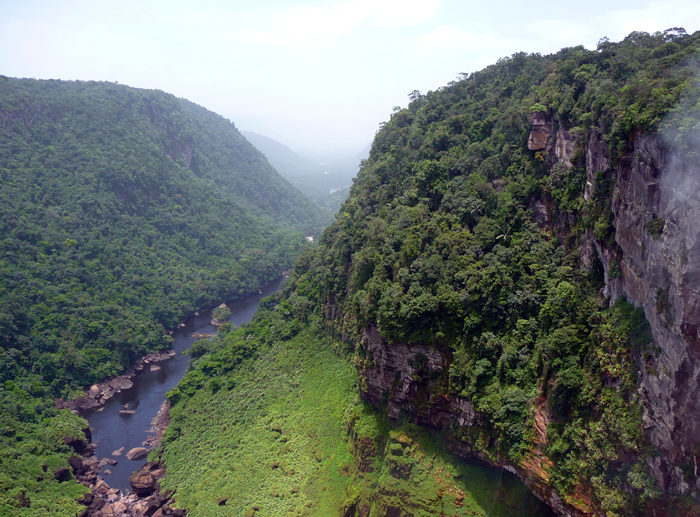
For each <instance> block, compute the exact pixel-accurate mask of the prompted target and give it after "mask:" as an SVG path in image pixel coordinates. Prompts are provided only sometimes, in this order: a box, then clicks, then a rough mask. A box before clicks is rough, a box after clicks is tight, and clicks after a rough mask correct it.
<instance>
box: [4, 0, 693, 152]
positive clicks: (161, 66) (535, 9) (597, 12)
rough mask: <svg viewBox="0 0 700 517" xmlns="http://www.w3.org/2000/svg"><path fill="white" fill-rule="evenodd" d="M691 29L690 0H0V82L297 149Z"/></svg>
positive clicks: (369, 133)
mask: <svg viewBox="0 0 700 517" xmlns="http://www.w3.org/2000/svg"><path fill="white" fill-rule="evenodd" d="M670 27H685V29H686V30H687V31H688V32H689V33H690V32H694V31H696V30H698V29H700V1H698V0H664V1H645V0H607V1H599V0H588V1H581V0H577V1H575V2H571V1H568V2H567V1H562V0H558V1H549V0H540V1H538V2H523V1H522V0H512V1H497V0H496V1H488V0H479V1H478V2H477V1H472V0H316V1H314V0H310V1H292V0H285V1H281V0H246V1H239V0H227V1H216V0H210V1H209V0H199V1H196V2H194V1H180V0H167V1H160V0H119V1H109V0H101V1H98V0H0V74H2V75H7V76H11V77H34V78H42V79H44V78H60V79H82V80H89V79H94V80H106V81H118V82H119V83H122V84H128V85H130V86H136V87H141V88H155V89H160V90H164V91H166V92H170V93H173V94H175V95H177V96H179V97H185V98H187V99H190V100H191V101H194V102H196V103H198V104H201V105H202V106H205V107H206V108H208V109H210V110H212V111H215V112H217V113H219V114H221V115H223V116H225V117H227V118H229V119H231V120H232V121H233V122H234V123H235V124H236V126H237V127H238V128H239V129H247V130H250V131H254V132H257V133H261V134H264V135H267V136H270V137H272V138H275V139H277V140H279V141H281V142H282V143H284V144H286V145H289V146H290V147H292V148H293V149H295V150H297V151H299V152H302V153H306V154H310V153H311V152H317V151H322V152H325V153H328V152H331V151H334V150H335V151H338V150H340V151H344V152H347V153H349V154H353V153H355V152H358V151H359V150H360V149H361V148H362V147H364V146H365V145H366V144H368V143H369V142H370V141H371V140H372V138H373V136H374V133H375V131H376V130H377V128H378V126H379V124H380V122H382V121H385V120H387V118H388V116H389V114H390V113H391V110H392V107H393V106H397V105H400V106H406V104H407V102H408V98H407V95H408V93H409V92H411V91H412V90H415V89H417V90H421V91H423V92H425V91H428V90H434V89H436V88H438V87H440V86H442V85H445V84H447V83H448V82H449V81H452V80H454V79H455V78H456V77H457V74H459V73H460V72H474V71H476V70H480V69H482V68H484V67H485V66H487V65H488V64H490V63H493V62H495V61H496V60H497V59H498V58H499V57H503V56H508V55H511V54H513V53H514V52H518V51H526V52H539V53H542V54H548V53H551V52H555V51H557V50H558V49H560V48H561V47H567V46H574V45H579V44H582V45H585V46H586V47H589V48H595V45H596V43H597V42H598V40H599V39H600V38H602V37H604V36H607V37H609V38H610V39H611V40H613V41H618V40H620V39H622V38H623V37H624V36H625V35H627V34H628V33H629V32H631V31H634V30H638V31H647V32H654V31H657V30H664V29H667V28H670Z"/></svg>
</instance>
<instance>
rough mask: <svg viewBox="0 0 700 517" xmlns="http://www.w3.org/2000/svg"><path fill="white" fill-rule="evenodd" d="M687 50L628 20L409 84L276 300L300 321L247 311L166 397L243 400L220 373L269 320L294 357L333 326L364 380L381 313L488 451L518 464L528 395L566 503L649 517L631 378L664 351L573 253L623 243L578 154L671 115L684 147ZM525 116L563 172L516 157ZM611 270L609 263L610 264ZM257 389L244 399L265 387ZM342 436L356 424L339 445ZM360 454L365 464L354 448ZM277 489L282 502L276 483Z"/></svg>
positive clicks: (653, 492)
mask: <svg viewBox="0 0 700 517" xmlns="http://www.w3.org/2000/svg"><path fill="white" fill-rule="evenodd" d="M699 50H700V33H696V34H693V35H687V34H686V33H685V31H683V30H682V29H671V30H668V31H665V32H663V33H655V34H652V35H650V34H647V33H640V32H635V33H632V34H630V35H629V36H628V37H627V38H625V39H624V40H623V41H621V42H619V43H612V42H609V41H607V40H605V39H604V40H601V42H600V43H599V45H598V48H597V49H596V50H587V49H585V48H583V47H573V48H567V49H563V50H561V51H560V52H558V53H557V54H553V55H548V56H541V55H538V54H524V53H521V54H515V55H513V56H511V57H509V58H505V59H501V60H500V61H499V62H498V63H496V64H494V65H492V66H489V67H488V68H486V69H484V70H482V71H480V72H477V73H474V74H471V75H465V76H464V77H462V78H461V79H460V80H458V81H455V82H453V83H450V84H449V85H448V86H446V87H444V88H441V89H439V90H438V91H435V92H429V93H428V94H427V95H422V94H420V92H414V93H413V94H412V95H411V102H410V104H409V106H408V108H406V109H396V110H395V111H394V113H393V114H392V115H391V118H390V120H389V121H388V122H387V123H386V124H384V125H383V127H382V128H381V130H380V131H379V132H378V134H377V136H376V139H375V141H374V143H373V146H372V150H371V153H370V157H369V159H368V160H367V161H366V162H365V163H364V164H363V167H362V169H361V171H360V173H359V176H358V179H357V181H356V182H355V184H354V185H353V187H352V189H351V194H350V197H349V198H348V200H347V201H346V202H345V204H344V205H343V207H342V208H341V211H340V213H339V215H338V218H337V221H336V222H335V223H334V224H333V225H332V226H330V227H329V228H328V229H327V230H326V231H325V232H324V234H323V237H322V239H321V241H320V245H319V247H318V248H317V249H315V250H313V252H311V253H308V254H305V255H303V256H302V258H301V259H300V260H299V261H298V262H297V264H296V266H295V273H294V276H293V278H292V280H291V281H290V283H289V284H288V287H287V289H286V290H285V293H286V294H285V299H284V300H283V301H282V302H281V303H279V304H278V305H277V307H278V308H277V309H276V310H278V311H280V312H282V313H284V314H286V313H290V314H291V315H293V316H294V318H295V319H294V320H292V321H293V322H296V323H293V324H286V327H280V328H279V329H277V325H278V323H277V322H276V320H274V319H271V320H270V327H269V330H267V331H266V330H265V329H264V325H263V328H262V329H261V328H260V327H259V325H261V324H262V320H258V327H256V328H255V330H248V329H247V328H246V329H244V330H242V331H239V332H240V334H236V336H238V337H236V338H226V339H224V340H222V341H220V342H219V344H217V345H216V347H221V348H220V349H219V348H217V350H216V351H215V352H211V353H210V354H205V355H204V356H203V357H202V358H201V359H199V363H198V364H197V368H196V369H195V371H194V372H192V373H191V374H189V375H188V377H186V379H185V382H183V385H182V386H181V387H180V389H179V390H178V391H176V392H175V393H174V394H173V397H174V398H175V399H176V400H180V401H179V402H177V403H176V406H175V407H176V411H179V410H178V409H177V407H178V405H181V404H186V403H187V402H186V400H189V397H192V400H196V401H197V402H196V405H197V406H198V407H205V406H206V407H210V401H213V400H216V401H217V403H221V404H224V403H229V404H234V405H235V404H236V402H234V401H235V400H237V399H236V397H237V396H238V393H239V392H238V391H236V390H238V389H242V388H240V385H239V384H237V382H238V381H236V380H235V375H234V376H231V375H230V374H228V373H222V372H225V371H227V370H229V369H230V368H232V367H233V365H234V364H236V363H237V362H238V361H239V360H241V359H239V357H241V356H243V355H245V354H247V353H248V352H247V351H248V350H249V348H247V347H248V345H246V343H248V341H247V336H249V335H251V336H252V337H253V340H255V339H263V338H262V337H260V336H261V335H265V334H266V332H269V336H268V335H265V337H264V339H273V341H274V342H275V343H277V342H278V341H275V339H274V335H275V332H277V333H279V336H280V337H278V338H276V339H277V340H282V341H284V340H285V339H287V335H291V334H294V333H297V332H299V336H304V337H303V338H299V339H300V340H301V341H300V342H299V344H298V345H297V346H298V347H299V350H297V351H296V352H295V353H299V354H301V353H303V352H302V350H303V349H304V347H305V346H309V345H308V343H310V342H313V341H314V340H322V339H325V338H321V337H320V336H322V335H323V333H324V332H326V333H330V334H331V335H334V336H344V337H345V339H347V340H349V341H350V342H352V343H354V344H355V346H356V349H355V352H354V354H355V355H354V361H355V363H356V365H357V368H358V371H359V373H360V376H361V377H362V375H364V374H366V373H367V372H368V371H369V370H370V369H371V367H372V364H373V360H374V358H372V357H369V356H368V355H367V354H366V350H365V348H364V346H363V343H362V340H361V335H362V331H363V329H366V328H368V327H371V326H376V327H377V328H378V330H379V332H380V333H381V335H382V337H383V338H385V339H386V340H388V342H389V343H390V344H391V343H398V342H404V343H408V344H414V343H415V344H417V343H420V344H429V345H431V346H433V347H435V348H436V349H439V350H441V351H443V353H444V355H445V357H447V358H449V360H450V365H449V368H446V369H445V371H444V374H443V375H442V376H441V377H439V378H437V379H431V380H430V384H429V386H430V389H431V390H433V391H434V394H435V395H440V396H443V397H463V398H466V399H467V400H469V401H470V402H471V403H472V404H473V405H474V407H475V408H476V410H477V412H478V414H479V416H480V425H475V426H471V427H469V428H459V427H456V428H453V429H450V430H449V432H450V434H451V436H452V437H453V438H456V439H458V440H462V441H463V442H466V443H467V444H469V446H470V447H472V448H473V449H474V450H476V451H477V452H478V453H479V454H480V455H481V456H482V457H485V458H488V459H490V460H491V461H492V462H493V463H495V464H502V463H503V462H508V463H510V464H512V465H516V466H519V465H522V464H523V463H524V462H525V460H526V459H527V458H528V457H529V456H530V455H531V454H532V452H533V450H534V448H535V442H534V440H535V436H534V435H535V432H534V409H535V408H540V409H542V410H543V411H545V412H547V414H549V415H550V418H551V422H550V424H549V426H548V428H547V439H546V443H545V444H540V445H539V446H540V447H542V448H543V453H544V454H545V455H546V457H547V458H548V461H551V465H550V467H547V471H548V475H549V476H550V478H549V482H550V484H551V485H552V486H553V487H554V488H556V489H557V491H558V492H559V494H561V495H562V497H563V499H564V500H565V501H566V502H567V503H568V504H571V505H573V506H577V507H578V508H580V509H581V510H584V511H594V512H599V513H600V512H605V513H607V515H610V516H612V515H632V514H643V513H644V512H645V508H647V505H648V504H650V501H652V500H655V499H658V498H659V497H661V495H662V494H661V492H660V490H659V489H658V488H657V486H656V484H655V480H654V479H653V478H652V476H651V475H650V474H649V470H648V467H647V464H646V462H645V460H646V459H647V458H650V457H652V456H653V455H654V450H653V447H652V445H651V443H650V441H649V439H648V437H647V436H646V434H645V431H644V429H643V425H642V408H641V405H640V403H639V401H638V394H637V372H638V371H639V370H640V369H641V368H649V367H650V366H649V364H653V361H652V362H651V363H648V362H647V360H648V359H649V358H653V355H654V354H655V353H657V351H656V350H655V349H654V347H653V346H652V343H651V334H650V328H649V324H648V322H647V321H646V319H645V317H644V314H643V312H642V311H641V309H638V308H635V307H634V306H632V305H631V304H630V303H629V302H627V301H626V300H625V299H620V300H607V299H605V298H604V297H603V295H602V291H601V287H602V286H603V274H602V269H603V268H602V264H600V262H599V261H597V260H596V259H594V260H593V261H592V262H591V263H590V264H588V263H585V262H584V261H583V258H582V256H581V253H580V250H581V245H582V243H583V240H584V238H589V239H593V238H594V239H597V240H598V242H600V243H602V244H604V245H605V246H609V247H611V248H612V249H614V247H615V231H614V226H613V214H612V210H611V203H612V199H611V196H612V185H611V182H610V179H609V178H606V176H605V175H604V174H602V172H603V171H601V172H600V173H598V175H597V178H596V181H595V185H592V196H591V198H590V199H589V200H588V201H586V200H584V189H585V184H586V171H585V156H584V153H583V150H584V148H585V144H586V141H587V139H588V138H589V136H590V135H591V134H593V133H598V134H600V135H601V136H602V138H603V140H604V142H605V145H606V146H607V149H608V152H609V153H610V156H611V157H612V160H613V162H615V161H617V160H620V159H623V158H624V157H625V156H626V154H627V153H629V151H630V149H631V143H632V141H633V138H634V136H635V135H638V134H642V133H645V132H646V133H649V132H655V131H658V130H661V129H664V128H666V127H669V126H671V127H672V129H673V130H674V131H673V134H674V135H675V138H676V141H677V142H678V143H681V144H682V143H683V142H686V143H687V142H689V141H690V135H693V134H694V133H693V132H694V131H695V130H696V129H695V121H696V120H697V118H695V117H693V115H694V113H696V112H697V109H698V99H700V88H699V87H698V86H699V85H698V79H697V73H696V72H697V69H698V67H697V65H698V59H699V58H700V55H699ZM532 113H539V114H541V115H542V116H544V117H546V118H547V119H548V120H550V121H551V120H554V121H555V123H556V126H555V131H556V130H557V129H559V127H561V128H563V129H565V130H567V131H568V133H569V134H570V135H571V136H572V137H573V138H574V139H575V141H576V146H575V150H574V154H573V156H572V157H571V160H570V161H571V165H570V166H569V164H567V163H565V162H562V163H559V162H558V161H557V159H556V158H555V157H554V156H551V155H548V154H547V153H546V152H545V151H537V152H534V151H529V150H528V147H527V141H528V136H529V133H530V130H531V126H530V124H529V123H528V117H529V116H530V115H531V114H532ZM542 206H544V207H545V208H544V209H542V208H541V207H542ZM543 210H544V211H545V212H547V214H548V215H549V219H547V218H546V217H543V216H542V212H543ZM609 266H610V271H611V274H613V275H614V274H615V271H616V269H615V267H614V266H615V264H609ZM261 317H262V318H266V317H269V318H271V316H261ZM316 318H322V321H323V323H316V321H317V319H316ZM307 322H313V323H307ZM318 325H320V326H321V328H320V329H319V330H318V331H317V332H316V333H314V332H313V329H314V326H318ZM249 332H251V333H252V334H248V333H249ZM309 332H311V333H310V334H307V333H309ZM243 337H246V339H243ZM321 342H322V341H320V342H319V345H318V347H317V348H318V352H317V353H319V354H321V353H325V351H323V350H324V345H321V344H320V343H321ZM271 346H283V345H282V344H277V345H271ZM325 346H326V347H327V346H328V345H325ZM416 364H417V366H416V368H418V369H419V368H420V364H418V362H417V363H416ZM293 372H296V371H295V370H293V369H291V370H286V369H282V370H281V371H280V372H279V375H278V377H279V376H281V375H288V379H287V381H288V382H296V381H293V379H296V375H297V374H296V373H293ZM419 373H420V372H419V371H418V374H419ZM240 375H246V374H244V373H241V374H240ZM209 376H212V377H211V379H210V380H207V377H209ZM303 378H304V377H303V376H302V380H301V381H299V382H301V383H302V384H303ZM287 381H285V382H287ZM280 382H282V381H280ZM227 383H230V384H227ZM359 384H360V390H361V389H362V382H361V381H360V383H359ZM292 388H293V389H300V385H294V386H292ZM229 390H230V394H229V395H226V392H227V391H229ZM246 390H248V388H246ZM257 393H258V395H256V396H258V397H260V399H257V398H256V399H255V400H256V401H258V400H262V399H263V398H264V397H266V396H267V395H266V391H265V390H264V389H263V390H261V391H258V392H257ZM300 393H304V391H303V390H302V391H301V392H300ZM386 396H388V397H390V396H391V393H386ZM246 397H253V394H252V392H250V391H246ZM225 401H229V402H225ZM257 403H258V402H256V404H257ZM299 403H300V404H303V402H301V401H300V402H299ZM190 404H194V403H190ZM212 405H213V404H212ZM185 407H188V406H185ZM189 407H194V405H190V406H189ZM255 407H256V408H260V407H262V406H255ZM348 407H351V406H348ZM250 408H251V406H246V408H244V410H243V411H244V412H245V411H248V410H250ZM418 410H420V409H418ZM212 411H214V410H212ZM232 411H233V407H232ZM214 412H215V411H214ZM177 414H178V417H177V419H176V420H177V421H178V424H177V425H178V426H179V427H178V428H174V429H172V430H171V435H170V436H171V442H170V443H169V444H168V446H167V447H166V458H171V459H170V461H169V469H170V468H172V469H173V470H175V471H177V472H183V471H184V469H185V467H184V466H183V465H178V462H182V461H185V460H184V459H183V458H184V453H183V452H182V449H181V447H183V446H182V445H178V443H185V441H186V440H188V439H189V440H192V438H176V437H175V436H174V434H173V433H178V432H180V430H181V429H182V430H185V429H192V428H195V427H196V426H197V425H198V424H197V422H199V420H200V419H201V418H203V417H201V416H199V415H198V414H196V415H191V414H187V412H186V411H184V410H182V411H180V412H178V413H177ZM243 414H245V413H241V415H243ZM208 416H209V415H208ZM217 418H224V417H223V416H217ZM225 418H226V419H227V420H226V421H227V422H228V421H229V420H231V419H235V418H239V417H238V416H230V415H229V416H227V417H225ZM240 418H242V419H244V418H245V417H243V416H240ZM275 418H277V415H272V418H271V419H270V420H269V422H267V421H266V420H264V418H263V416H262V415H261V416H259V417H258V420H256V422H258V423H257V424H255V425H259V426H261V427H260V429H259V431H260V433H262V432H263V431H264V432H268V434H270V436H272V434H271V433H274V432H276V431H275V427H274V426H275V425H276V424H275ZM214 421H217V422H218V420H216V419H214ZM222 422H223V420H222ZM231 422H232V423H231V426H233V425H234V424H233V420H231ZM268 424H269V425H268ZM207 425H210V424H209V423H208V424H207ZM217 425H218V424H217ZM222 425H228V424H222ZM236 425H239V424H236ZM246 425H248V424H246ZM265 425H267V426H268V427H267V428H265V427H264V426H265ZM285 425H286V424H284V423H283V424H281V427H280V428H279V429H278V431H279V434H281V435H284V430H285ZM229 429H230V431H229V432H230V433H237V432H238V431H236V430H234V429H235V428H232V427H229ZM183 432H184V431H183ZM232 436H234V434H232ZM352 436H353V431H352V430H350V431H349V440H350V444H351V449H352V443H353V442H352ZM270 439H272V438H270ZM307 439H308V438H307ZM261 440H262V438H261ZM241 441H243V438H241ZM187 443H191V442H187ZM387 443H389V442H387ZM226 444H227V445H226V446H225V447H224V448H223V449H219V454H221V455H222V456H224V457H228V465H229V466H230V468H231V469H238V468H241V467H242V463H241V464H239V463H238V462H237V461H238V460H237V458H236V455H237V452H236V451H238V450H239V449H238V448H239V447H243V445H241V443H239V442H237V441H236V438H232V441H231V442H230V443H229V442H226ZM170 447H172V448H173V449H172V451H173V452H172V453H170V452H168V451H169V450H170V449H169V448H170ZM260 447H263V445H260ZM265 447H268V445H265ZM387 447H390V448H389V449H387V450H393V449H391V447H394V445H393V444H390V445H387ZM394 448H395V447H394ZM265 450H267V449H265ZM270 450H272V449H270ZM175 451H177V452H175ZM246 451H247V449H246ZM354 452H355V462H356V463H357V462H358V461H361V452H358V451H357V450H354ZM168 454H172V455H171V456H168ZM178 454H180V457H179V459H178ZM270 454H273V453H270ZM338 454H340V453H338ZM227 455H228V456H227ZM188 465H189V464H188ZM171 466H172V467H171ZM215 472H217V470H216V469H215V468H214V469H213V470H212V471H211V472H210V474H211V475H216V474H215ZM225 475H227V474H223V473H222V474H221V476H225ZM273 475H276V474H270V476H273ZM689 475H692V474H689ZM181 476H182V474H176V477H174V478H172V483H173V485H172V486H175V485H178V484H180V483H181V484H182V485H180V486H187V487H188V489H187V494H188V495H187V496H185V495H183V496H182V497H183V499H182V502H183V504H185V505H187V506H190V507H195V505H196V504H197V503H195V502H194V500H193V499H191V496H190V495H189V494H191V493H196V491H194V492H191V491H190V488H189V487H190V486H191V485H190V484H189V483H191V481H189V480H185V479H184V477H181ZM264 479H266V480H268V481H266V482H272V481H269V480H272V479H273V478H272V477H267V478H264ZM217 483H218V482H217ZM221 483H223V484H222V485H221V486H225V483H224V481H221ZM217 486H219V485H217ZM275 486H278V487H280V488H278V489H277V491H278V493H280V494H281V493H283V492H284V493H285V498H286V497H287V495H286V492H285V490H286V488H284V489H283V488H281V487H282V481H280V482H278V484H277V485H275ZM284 486H285V487H286V485H284ZM379 492H381V490H380V491H379ZM222 496H223V495H222ZM377 497H378V499H376V501H377V504H380V502H379V501H381V496H377ZM209 499H211V497H209ZM359 499H361V497H359V496H358V499H356V500H359ZM285 501H286V499H285ZM254 502H255V501H254V498H253V497H252V496H251V497H250V498H248V499H244V504H254ZM201 504H205V503H201ZM206 504H210V503H206ZM280 504H282V503H281V502H280ZM655 504H661V503H658V501H657V503H655ZM669 504H675V503H669ZM347 515H355V513H354V511H352V512H351V513H348V514H347ZM372 515H374V513H373V514H372ZM377 515H384V514H383V513H378V514H377Z"/></svg>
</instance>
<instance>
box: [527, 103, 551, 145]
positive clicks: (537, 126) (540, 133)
mask: <svg viewBox="0 0 700 517" xmlns="http://www.w3.org/2000/svg"><path fill="white" fill-rule="evenodd" d="M528 121H529V122H530V125H531V126H532V130H531V131H530V137H529V138H528V140H527V148H528V149H529V150H530V151H542V150H544V149H546V148H547V143H548V142H549V137H550V135H551V134H552V130H551V121H550V120H548V119H547V113H546V112H544V111H537V112H535V113H532V114H531V115H530V118H529V119H528Z"/></svg>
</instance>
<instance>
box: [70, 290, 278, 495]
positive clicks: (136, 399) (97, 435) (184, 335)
mask: <svg viewBox="0 0 700 517" xmlns="http://www.w3.org/2000/svg"><path fill="white" fill-rule="evenodd" d="M284 280H285V279H284V278H280V279H279V280H276V281H274V282H272V283H270V284H268V285H266V286H265V287H263V288H262V293H261V294H255V295H252V296H248V297H247V298H244V299H242V300H237V301H235V302H227V303H226V305H227V306H228V308H229V309H231V317H230V318H229V321H231V322H232V323H233V324H234V325H236V326H239V325H241V324H242V323H247V322H248V321H250V320H251V318H252V317H253V315H254V314H255V311H256V310H257V309H258V305H259V304H260V300H262V299H263V298H264V297H265V296H270V295H271V294H272V293H274V292H275V291H277V290H278V289H279V288H280V286H281V285H282V283H283V281H284ZM210 321H211V314H210V312H208V311H203V312H201V313H200V315H199V316H193V317H191V318H190V319H188V320H187V321H186V322H185V326H184V327H181V328H178V329H177V330H176V331H175V332H173V338H174V339H175V342H174V343H173V349H174V350H175V352H176V354H175V356H174V357H173V358H171V359H168V360H166V361H162V362H160V363H157V364H158V366H160V370H157V371H155V372H152V371H149V370H148V366H146V368H144V370H143V371H142V372H139V373H138V374H137V375H136V376H134V378H133V381H134V387H133V388H131V389H129V390H125V391H122V392H121V393H117V394H116V395H115V396H114V397H113V398H111V399H110V400H108V401H107V403H106V404H104V406H102V407H103V408H104V409H102V410H101V411H95V410H92V411H89V412H85V414H83V416H84V417H85V418H86V419H87V421H88V422H89V424H90V427H91V428H92V439H93V441H94V442H96V443H97V450H96V451H95V455H96V456H97V457H98V458H100V459H102V458H112V459H114V460H116V461H117V462H118V463H117V464H116V465H107V466H106V467H104V468H103V469H102V471H101V475H102V476H103V477H104V479H105V481H106V482H107V484H109V485H110V486H111V487H112V488H118V489H119V490H121V491H122V493H123V494H125V493H127V492H130V491H131V486H130V485H129V477H130V476H131V474H132V473H133V471H134V470H136V469H138V468H139V467H141V465H144V464H145V463H146V461H147V460H146V459H145V458H144V459H142V460H137V461H129V460H127V459H126V453H127V452H128V451H129V450H130V449H132V448H134V447H141V446H142V443H143V441H144V440H146V438H147V437H148V436H149V435H152V434H153V433H149V432H148V431H149V429H150V427H151V420H153V418H154V417H155V416H156V414H157V413H158V410H159V409H160V406H161V404H162V403H163V401H164V400H165V394H166V393H167V392H168V391H169V390H170V389H172V388H174V387H175V386H176V385H177V383H178V382H180V379H182V377H183V376H184V375H185V372H186V371H187V365H188V364H189V357H186V356H183V355H182V352H183V351H184V350H187V349H188V348H189V347H190V346H192V344H193V343H194V342H195V341H197V339H198V338H196V337H193V336H192V333H194V332H198V333H200V332H201V333H204V334H215V333H216V327H214V326H213V325H212V324H211V323H210ZM124 404H129V409H134V406H136V413H134V414H132V415H126V414H121V413H119V410H120V409H122V408H123V407H124ZM122 447H123V448H124V449H123V451H122V454H121V455H120V456H113V455H112V452H113V451H116V450H118V449H121V448H122ZM107 469H109V470H110V471H111V474H104V471H105V470H107Z"/></svg>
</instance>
